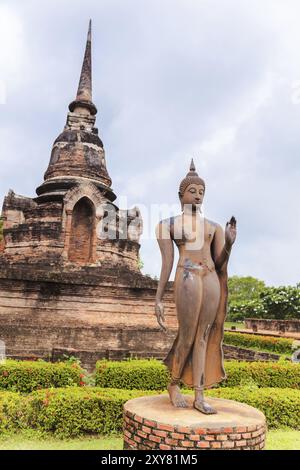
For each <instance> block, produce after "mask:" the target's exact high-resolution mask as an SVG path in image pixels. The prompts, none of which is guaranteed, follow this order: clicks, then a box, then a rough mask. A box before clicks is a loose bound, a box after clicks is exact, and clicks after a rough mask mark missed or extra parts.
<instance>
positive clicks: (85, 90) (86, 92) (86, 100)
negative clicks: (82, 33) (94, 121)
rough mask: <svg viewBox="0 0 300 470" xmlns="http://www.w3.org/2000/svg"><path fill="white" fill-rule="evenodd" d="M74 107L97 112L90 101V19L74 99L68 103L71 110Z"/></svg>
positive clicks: (74, 108) (93, 113) (92, 112)
mask: <svg viewBox="0 0 300 470" xmlns="http://www.w3.org/2000/svg"><path fill="white" fill-rule="evenodd" d="M76 108H84V109H88V111H89V112H90V113H91V114H92V115H95V114H97V108H96V106H95V105H94V103H93V101H92V20H90V22H89V30H88V35H87V40H86V46H85V54H84V59H83V64H82V68H81V74H80V79H79V84H78V90H77V95H76V99H75V101H72V103H70V105H69V110H70V111H71V112H74V111H76Z"/></svg>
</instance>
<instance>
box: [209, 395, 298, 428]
mask: <svg viewBox="0 0 300 470" xmlns="http://www.w3.org/2000/svg"><path fill="white" fill-rule="evenodd" d="M207 395H208V396H212V397H220V398H226V399H229V400H235V401H239V402H242V403H247V405H251V406H253V407H254V408H257V409H259V410H260V411H262V412H263V413H264V415H265V416H266V419H267V423H268V427H269V428H282V427H290V428H293V429H300V393H299V391H298V390H292V389H290V388H256V389H255V388H254V389H251V388H250V387H249V388H248V387H235V388H220V389H215V390H209V391H208V392H207Z"/></svg>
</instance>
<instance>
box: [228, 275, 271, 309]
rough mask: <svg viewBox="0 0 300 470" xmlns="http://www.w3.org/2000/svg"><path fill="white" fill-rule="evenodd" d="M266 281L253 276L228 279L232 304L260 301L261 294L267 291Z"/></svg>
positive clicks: (229, 297)
mask: <svg viewBox="0 0 300 470" xmlns="http://www.w3.org/2000/svg"><path fill="white" fill-rule="evenodd" d="M265 287H266V285H265V283H264V281H260V280H259V279H256V278H255V277H251V276H244V277H240V276H232V277H230V278H229V279H228V299H229V303H230V302H243V301H245V300H255V299H259V294H260V292H262V291H263V290H264V289H265Z"/></svg>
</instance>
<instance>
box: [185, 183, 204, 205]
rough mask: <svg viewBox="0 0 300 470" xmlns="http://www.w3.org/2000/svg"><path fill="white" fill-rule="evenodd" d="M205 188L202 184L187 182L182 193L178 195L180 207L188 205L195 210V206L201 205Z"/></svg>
mask: <svg viewBox="0 0 300 470" xmlns="http://www.w3.org/2000/svg"><path fill="white" fill-rule="evenodd" d="M204 193H205V188H204V186H203V185H202V184H197V183H191V184H189V185H188V186H187V187H186V189H185V191H184V193H183V195H182V196H181V195H180V202H181V205H182V208H183V207H184V206H185V205H188V206H189V207H191V208H192V210H193V211H195V210H197V207H199V206H200V207H201V205H202V202H203V198H204Z"/></svg>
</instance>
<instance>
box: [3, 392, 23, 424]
mask: <svg viewBox="0 0 300 470" xmlns="http://www.w3.org/2000/svg"><path fill="white" fill-rule="evenodd" d="M25 416H26V413H25V406H24V397H23V396H22V395H20V394H19V393H16V392H7V391H2V390H0V432H1V433H3V432H5V431H15V430H18V429H21V428H22V427H24V426H25V423H26V419H25Z"/></svg>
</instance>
